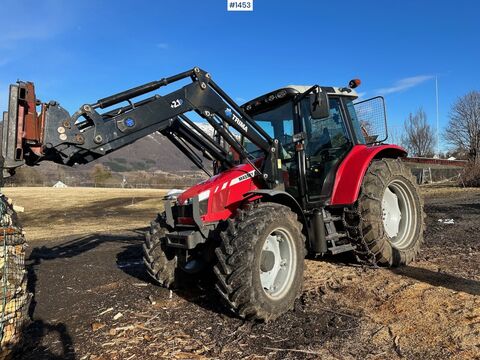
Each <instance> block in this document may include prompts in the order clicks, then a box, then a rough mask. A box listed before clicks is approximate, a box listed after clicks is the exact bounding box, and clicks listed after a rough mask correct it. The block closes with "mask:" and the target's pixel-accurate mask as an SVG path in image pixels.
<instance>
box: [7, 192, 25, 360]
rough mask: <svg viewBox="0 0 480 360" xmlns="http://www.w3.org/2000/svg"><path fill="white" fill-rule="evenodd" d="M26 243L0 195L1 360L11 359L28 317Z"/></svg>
mask: <svg viewBox="0 0 480 360" xmlns="http://www.w3.org/2000/svg"><path fill="white" fill-rule="evenodd" d="M25 246H26V244H25V238H24V235H23V233H22V228H21V227H20V225H19V223H18V220H17V217H16V214H15V212H14V210H13V208H12V206H11V204H9V203H8V201H7V199H6V197H5V196H3V195H0V360H3V359H10V358H12V356H13V350H14V349H15V347H16V346H18V345H19V343H20V340H21V338H22V336H21V335H22V334H21V333H22V330H23V326H24V324H25V320H26V318H27V312H28V302H29V298H30V296H29V294H28V292H27V276H26V271H25Z"/></svg>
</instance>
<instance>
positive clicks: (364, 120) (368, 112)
mask: <svg viewBox="0 0 480 360" xmlns="http://www.w3.org/2000/svg"><path fill="white" fill-rule="evenodd" d="M355 110H356V113H357V117H358V121H359V123H360V126H361V128H362V131H363V133H364V136H365V140H366V141H367V143H368V144H372V143H376V142H383V141H385V140H387V137H388V133H387V112H386V111H385V100H384V99H383V97H382V96H376V97H374V98H371V99H368V100H364V101H360V102H357V103H355Z"/></svg>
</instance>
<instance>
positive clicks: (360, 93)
mask: <svg viewBox="0 0 480 360" xmlns="http://www.w3.org/2000/svg"><path fill="white" fill-rule="evenodd" d="M357 95H358V98H359V99H363V98H364V97H365V96H366V95H367V93H366V92H365V91H364V92H357Z"/></svg>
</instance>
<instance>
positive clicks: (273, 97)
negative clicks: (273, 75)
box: [242, 85, 358, 112]
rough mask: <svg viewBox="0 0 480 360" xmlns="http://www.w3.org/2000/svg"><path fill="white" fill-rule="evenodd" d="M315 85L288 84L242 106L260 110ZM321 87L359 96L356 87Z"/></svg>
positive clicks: (324, 90) (342, 94)
mask: <svg viewBox="0 0 480 360" xmlns="http://www.w3.org/2000/svg"><path fill="white" fill-rule="evenodd" d="M312 86H313V85H287V86H285V87H283V88H280V89H277V90H275V91H271V92H269V93H266V94H264V95H262V96H259V97H257V98H255V99H253V100H250V101H247V102H246V103H245V104H243V105H242V107H243V108H244V109H245V110H246V111H247V112H250V111H254V112H256V111H258V110H259V109H260V108H262V109H264V108H268V107H271V106H273V105H274V104H278V102H280V101H282V99H289V98H291V97H293V96H295V95H297V94H302V93H304V92H305V91H307V90H308V89H310V88H311V87H312ZM320 89H321V90H322V91H323V92H326V93H327V94H328V95H338V96H347V97H350V98H352V100H354V99H357V98H358V94H357V92H356V91H355V90H354V89H351V88H349V87H331V86H320Z"/></svg>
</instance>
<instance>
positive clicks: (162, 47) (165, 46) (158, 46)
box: [155, 43, 170, 49]
mask: <svg viewBox="0 0 480 360" xmlns="http://www.w3.org/2000/svg"><path fill="white" fill-rule="evenodd" d="M155 47H156V48H158V49H168V48H169V47H170V46H169V45H168V44H167V43H157V44H155Z"/></svg>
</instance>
